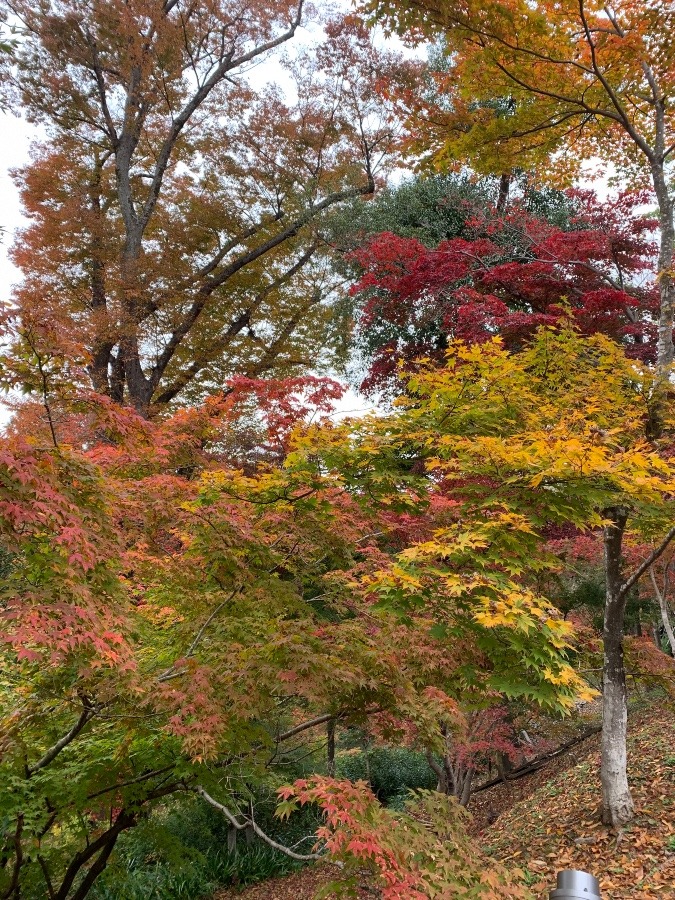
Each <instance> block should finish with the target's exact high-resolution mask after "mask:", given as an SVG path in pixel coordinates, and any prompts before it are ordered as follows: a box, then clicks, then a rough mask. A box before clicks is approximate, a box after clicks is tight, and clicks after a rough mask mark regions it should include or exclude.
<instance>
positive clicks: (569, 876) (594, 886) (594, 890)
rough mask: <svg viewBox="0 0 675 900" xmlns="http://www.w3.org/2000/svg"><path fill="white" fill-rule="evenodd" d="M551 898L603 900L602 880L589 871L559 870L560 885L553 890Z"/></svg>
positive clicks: (558, 899)
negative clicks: (601, 894) (601, 895)
mask: <svg viewBox="0 0 675 900" xmlns="http://www.w3.org/2000/svg"><path fill="white" fill-rule="evenodd" d="M550 900H602V898H601V897H600V882H599V881H598V879H597V878H594V877H593V876H592V875H589V874H588V872H580V871H579V870H578V869H565V871H564V872H558V886H557V887H556V889H555V890H554V891H551V894H550Z"/></svg>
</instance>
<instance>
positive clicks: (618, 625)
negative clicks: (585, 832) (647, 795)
mask: <svg viewBox="0 0 675 900" xmlns="http://www.w3.org/2000/svg"><path fill="white" fill-rule="evenodd" d="M604 514H605V516H606V517H607V518H608V519H610V520H611V522H610V524H608V525H606V526H605V529H604V554H605V580H606V598H605V620H604V628H603V644H604V657H605V658H604V667H603V676H602V761H601V766H600V779H601V782H602V820H603V822H605V823H606V824H608V825H613V826H614V827H620V826H621V825H625V824H626V823H627V822H630V820H631V819H632V818H633V816H634V814H635V809H634V807H633V800H632V797H631V793H630V788H629V787H628V773H627V762H628V760H627V749H626V737H627V730H628V705H627V694H626V670H625V666H624V659H623V625H624V615H625V611H626V592H625V591H622V587H623V580H622V577H621V549H622V543H623V534H624V530H625V528H626V521H627V519H628V513H627V511H626V510H625V509H622V508H620V507H615V508H612V509H609V510H605V512H604Z"/></svg>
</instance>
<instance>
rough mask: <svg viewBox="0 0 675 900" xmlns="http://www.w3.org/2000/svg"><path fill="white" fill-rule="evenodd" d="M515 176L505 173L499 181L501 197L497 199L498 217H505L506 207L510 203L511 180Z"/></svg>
mask: <svg viewBox="0 0 675 900" xmlns="http://www.w3.org/2000/svg"><path fill="white" fill-rule="evenodd" d="M512 178H513V176H512V173H511V172H504V173H503V174H502V175H501V177H500V179H499V195H498V197H497V215H498V216H503V215H504V213H505V212H506V206H507V204H508V202H509V192H510V190H511V180H512Z"/></svg>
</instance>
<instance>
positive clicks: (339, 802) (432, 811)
mask: <svg viewBox="0 0 675 900" xmlns="http://www.w3.org/2000/svg"><path fill="white" fill-rule="evenodd" d="M279 793H280V796H281V798H282V800H281V802H280V803H279V805H278V807H277V810H278V814H279V815H280V816H287V815H290V814H291V813H292V812H293V811H294V810H295V809H297V808H298V807H299V806H300V805H303V804H307V803H316V804H318V806H319V807H320V808H321V809H322V810H323V811H324V812H325V814H326V823H325V825H323V826H322V827H321V829H320V831H319V834H320V835H321V837H323V838H324V839H325V841H326V845H327V847H328V848H329V850H330V852H331V855H332V856H333V857H334V858H336V859H337V860H338V861H340V862H343V863H344V864H346V873H345V874H346V875H347V878H346V879H342V880H341V883H340V885H336V886H335V888H336V890H337V891H340V893H341V894H342V896H350V892H351V895H352V896H353V890H354V888H355V886H356V885H357V884H358V883H359V882H358V880H357V879H358V874H360V873H361V872H362V871H363V867H364V865H365V866H366V867H367V869H366V871H370V872H372V875H373V877H374V880H375V884H376V885H377V886H378V888H379V889H380V892H381V896H382V898H383V900H424V898H425V897H439V896H440V897H443V896H450V894H449V893H448V891H449V890H452V892H453V894H452V896H458V895H459V896H462V895H464V896H466V897H477V898H478V897H480V898H485V900H497V898H500V897H503V898H507V897H514V898H515V897H518V898H528V897H530V896H531V895H530V894H529V892H528V891H527V889H525V888H523V887H521V886H520V885H519V884H518V883H517V881H516V880H515V879H514V878H513V877H512V876H511V875H510V873H508V872H507V871H506V870H505V869H504V868H503V867H502V866H500V865H499V864H496V863H494V862H493V861H492V860H488V859H486V858H485V857H484V856H483V855H482V854H481V853H480V852H479V850H478V848H477V847H476V846H475V844H473V842H471V841H470V840H468V839H467V836H466V833H465V831H464V829H463V827H462V825H463V820H462V814H461V807H459V806H458V805H457V804H456V803H455V802H453V801H452V800H451V799H450V798H448V797H439V796H438V795H434V794H431V793H429V792H421V793H420V794H419V795H418V796H417V797H416V798H415V799H414V800H412V801H411V802H410V803H409V804H408V808H407V809H406V811H405V813H403V814H401V813H399V814H396V813H393V812H391V811H390V810H388V809H385V808H384V807H382V806H381V805H380V804H379V803H378V802H377V800H376V799H375V797H374V796H373V794H372V793H371V792H370V791H369V790H368V788H367V786H366V785H365V784H364V783H363V782H359V783H357V784H356V785H345V784H344V783H341V782H335V781H334V780H329V779H325V778H316V779H312V780H310V781H306V780H301V781H297V782H296V783H295V784H294V785H292V786H288V787H285V788H282V789H281V790H280V792H279ZM357 873H358V874H357ZM340 893H337V896H340ZM333 895H334V896H335V895H336V894H335V893H334V894H333Z"/></svg>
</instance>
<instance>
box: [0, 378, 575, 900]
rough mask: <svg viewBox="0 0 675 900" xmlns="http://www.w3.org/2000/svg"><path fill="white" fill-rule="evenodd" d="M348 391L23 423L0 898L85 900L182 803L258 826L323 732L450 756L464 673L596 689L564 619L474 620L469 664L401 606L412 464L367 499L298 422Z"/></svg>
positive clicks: (416, 501) (345, 450)
mask: <svg viewBox="0 0 675 900" xmlns="http://www.w3.org/2000/svg"><path fill="white" fill-rule="evenodd" d="M336 391H337V389H336V386H335V385H334V384H332V383H330V382H327V383H320V382H317V380H316V379H313V378H310V379H307V382H306V383H304V384H303V383H302V382H299V381H298V380H297V379H295V380H291V382H290V383H289V384H286V385H285V386H282V385H278V386H277V387H276V389H275V388H274V386H273V385H271V384H270V383H268V382H263V383H260V382H253V383H251V382H250V381H245V380H243V381H242V380H239V382H238V383H235V384H233V385H231V390H230V391H229V392H227V393H226V394H225V395H223V396H221V397H214V398H212V399H210V400H209V401H208V402H207V403H206V404H205V405H204V406H203V407H201V408H194V409H186V410H183V411H180V412H178V413H176V414H175V415H174V416H172V417H168V418H165V419H162V420H157V421H155V422H148V421H147V420H144V419H143V418H142V417H139V416H137V415H135V414H134V413H133V412H131V411H130V410H129V409H122V408H119V407H118V406H117V405H116V404H115V403H114V402H112V401H111V400H110V399H109V398H105V397H100V396H98V397H97V396H96V395H92V394H91V393H84V394H79V395H78V394H77V393H75V394H71V395H70V396H69V397H68V398H65V397H64V396H61V397H57V402H56V404H55V406H54V407H53V414H52V416H51V418H50V420H49V421H48V420H46V419H45V418H44V417H43V416H41V415H38V416H34V414H33V405H34V404H33V402H32V401H31V402H29V403H28V404H26V405H25V406H24V408H23V409H22V410H20V411H19V412H18V413H17V415H16V417H15V419H14V421H13V423H12V426H11V429H10V433H9V434H8V436H7V437H6V438H5V439H4V440H3V445H2V458H1V460H0V510H1V512H2V515H1V516H0V528H1V529H2V532H1V533H2V541H3V546H4V547H6V548H7V550H8V552H9V558H8V565H7V569H8V571H7V574H6V576H5V578H4V581H3V586H2V628H1V631H0V635H1V638H2V661H1V663H0V672H1V677H0V685H1V688H2V689H1V690H0V702H1V703H2V720H3V738H2V740H3V754H2V770H3V779H4V780H6V783H7V784H9V785H11V788H12V789H11V790H9V791H6V792H3V797H2V800H1V801H0V803H1V804H2V813H3V820H4V821H5V822H6V823H7V827H6V828H5V829H4V830H3V855H2V859H3V863H4V864H3V866H2V869H1V872H0V890H1V891H2V893H3V895H4V896H7V897H11V896H13V894H15V893H16V892H17V891H23V893H24V894H26V895H28V896H30V895H31V892H32V893H34V894H37V895H39V894H40V892H42V894H43V895H44V893H45V892H46V893H47V895H49V896H50V897H54V898H58V900H74V898H77V900H80V898H84V897H85V896H87V894H88V892H89V891H90V889H91V887H92V885H93V884H94V883H95V881H96V879H97V878H98V876H99V875H100V874H101V872H102V871H103V870H104V869H105V867H106V865H107V863H108V860H109V859H110V857H111V854H112V853H113V851H114V848H115V845H116V842H117V839H118V837H119V835H120V834H121V833H122V832H124V831H125V830H127V829H129V828H133V827H134V826H135V825H136V824H138V822H139V821H141V820H142V819H143V818H144V817H145V816H146V815H147V814H148V812H149V810H150V809H151V808H152V807H153V805H154V804H157V803H158V802H160V801H163V802H166V798H168V797H171V796H172V795H175V794H177V793H183V792H185V791H191V792H192V791H194V792H197V793H198V794H199V795H200V796H202V797H204V798H205V799H206V798H211V799H212V800H214V801H215V803H217V804H219V806H218V808H220V809H222V810H223V811H224V814H225V815H228V816H229V817H231V820H232V821H233V823H235V824H234V827H241V828H243V827H246V826H250V827H254V828H255V827H257V826H256V825H255V820H254V819H252V818H250V816H248V815H247V814H246V813H242V812H240V808H241V806H242V805H244V804H247V803H248V801H249V800H250V799H251V791H252V790H254V789H255V786H256V785H260V784H267V783H269V781H270V780H272V783H274V779H275V778H276V779H277V783H278V777H279V776H278V774H276V772H277V766H278V767H279V770H280V771H281V772H283V771H284V765H285V763H286V761H287V759H288V758H293V755H294V754H295V755H298V754H302V753H305V752H307V746H309V748H310V749H311V748H312V747H314V746H316V744H317V742H319V741H320V740H321V738H322V737H323V734H324V729H325V726H326V724H327V723H331V722H333V723H335V722H340V723H345V724H349V723H357V724H358V723H359V722H362V721H363V720H364V719H365V718H367V717H368V716H370V715H373V714H377V715H389V716H390V720H391V728H392V729H393V731H396V730H397V729H399V728H400V727H402V726H404V727H406V728H409V729H410V728H412V729H414V731H415V733H416V735H417V740H418V741H419V743H420V744H421V745H422V746H428V747H431V748H433V747H435V746H436V745H437V743H438V742H439V741H440V740H441V732H440V730H439V729H440V726H441V724H443V723H446V724H452V723H454V722H458V721H459V720H460V719H461V713H460V712H459V710H458V707H457V703H456V701H455V700H454V699H453V698H452V696H451V693H453V692H454V693H455V694H457V695H459V694H460V693H461V692H462V691H463V684H464V682H465V681H466V678H467V675H466V673H464V671H463V667H464V666H465V665H466V663H467V660H468V659H469V658H470V656H472V657H473V658H474V659H475V663H476V665H487V664H488V663H489V662H490V661H491V665H488V669H487V670H486V671H485V674H484V675H483V676H478V682H480V681H481V680H482V679H484V680H485V682H486V684H487V685H489V686H490V689H491V690H492V689H494V688H493V682H494V681H495V680H499V679H500V678H501V680H502V681H503V682H504V684H506V685H507V686H508V685H510V684H512V683H513V691H514V692H515V693H516V694H522V693H527V694H532V695H533V696H536V697H540V699H541V702H542V703H545V704H548V705H550V706H552V707H553V708H565V707H567V706H568V705H569V704H570V703H571V702H572V700H573V698H574V697H575V696H576V695H577V693H578V691H579V690H580V689H581V688H582V682H581V681H580V680H579V679H576V678H575V677H574V674H573V672H572V670H571V669H570V668H569V665H568V662H567V660H566V656H565V649H564V647H565V639H564V638H563V635H567V634H568V628H567V627H566V626H563V625H561V624H558V623H556V621H555V620H551V623H550V624H548V625H547V626H546V627H545V628H543V629H542V630H541V632H539V631H538V632H537V633H536V634H529V627H528V625H527V622H528V617H527V615H520V614H518V615H516V616H514V618H513V620H512V621H509V622H508V623H507V624H506V626H505V627H504V628H503V629H502V632H503V633H502V635H501V637H500V641H499V642H498V644H494V643H493V642H492V640H491V638H490V627H489V625H484V624H482V623H481V622H480V620H479V618H474V617H473V616H472V615H471V614H470V612H469V610H468V609H467V610H466V611H465V612H462V611H459V610H458V611H457V612H456V621H455V623H454V626H453V629H454V632H455V633H456V634H457V635H458V646H460V645H461V647H462V654H461V659H460V657H459V656H457V655H456V654H455V652H454V651H452V652H449V650H448V642H447V638H446V637H445V635H444V633H441V632H439V633H436V632H434V631H433V629H432V626H433V624H434V619H430V618H429V616H427V615H425V614H423V613H422V612H420V613H419V614H413V615H412V616H410V617H408V618H407V619H406V620H401V618H400V616H399V615H398V612H397V611H395V610H392V609H390V608H389V605H388V604H389V601H388V599H387V598H388V597H389V595H390V588H391V579H394V580H398V579H399V578H400V577H402V575H401V574H400V572H402V570H400V566H399V562H398V556H397V554H396V553H395V552H394V553H392V549H393V548H389V547H388V546H387V544H386V541H385V542H384V543H381V536H382V535H383V533H384V532H383V527H382V526H383V523H384V522H385V521H386V520H387V519H388V518H389V517H391V516H392V515H393V516H394V518H396V517H397V516H398V515H399V512H397V510H399V511H400V512H401V514H402V515H403V516H404V517H405V516H406V515H407V516H408V517H409V518H410V520H411V522H413V520H414V522H417V523H418V524H417V525H415V524H414V522H413V524H412V525H411V534H414V533H416V532H417V531H418V529H419V528H424V524H423V521H424V517H425V512H424V510H425V509H426V502H424V501H422V500H421V499H420V497H419V496H418V492H417V491H416V489H415V483H416V482H417V481H419V480H420V479H419V477H418V476H414V478H413V480H412V481H411V480H410V479H409V478H407V477H406V476H405V473H403V472H401V471H399V469H398V468H396V467H393V468H392V470H391V471H390V472H389V473H388V474H387V476H386V477H385V478H384V479H380V478H379V477H373V478H372V479H370V478H368V479H367V482H365V483H364V482H363V481H362V482H361V483H360V485H359V486H356V485H354V486H353V487H352V486H350V485H349V483H348V481H346V480H345V478H344V477H343V475H342V473H341V471H340V470H339V469H338V468H336V467H335V466H333V465H327V464H326V461H327V460H329V459H330V458H331V457H332V456H334V455H335V454H336V453H337V454H338V456H339V457H340V458H342V457H345V458H346V459H349V458H352V456H353V448H352V445H351V441H350V440H349V439H348V438H347V437H346V432H343V431H340V429H339V428H338V429H337V430H336V429H335V428H334V427H332V426H330V425H329V424H328V423H323V424H320V423H318V422H317V421H314V422H313V424H310V425H301V424H300V423H301V422H302V420H303V419H304V418H305V416H306V415H307V413H308V412H309V411H310V410H314V412H315V417H316V414H320V413H321V410H322V409H323V410H325V409H326V408H327V406H326V404H328V402H329V400H330V398H331V397H334V396H335V395H336ZM253 397H255V398H257V399H256V400H255V401H253V400H252V398H253ZM48 400H49V398H48ZM52 426H53V427H52ZM27 428H30V429H31V430H32V438H31V439H30V440H26V439H25V437H24V436H23V435H24V434H25V431H26V429H27ZM252 428H253V431H254V435H255V436H254V438H253V439H252V438H251V429H252ZM338 435H339V437H338ZM238 436H240V439H241V440H240V444H238V443H237V438H238ZM252 450H255V452H252ZM242 463H243V467H242V468H240V465H242ZM280 463H283V465H280ZM354 465H360V457H359V455H358V454H357V456H356V458H355V460H354ZM423 480H424V479H423ZM364 485H365V487H366V490H365V492H364ZM368 485H370V486H368ZM420 503H421V504H422V505H421V506H420ZM402 534H403V532H402ZM380 597H381V598H383V600H384V601H385V602H384V605H383V606H382V607H380V606H379V604H378V602H377V600H378V598H380ZM535 605H536V604H535ZM531 606H532V604H530V607H531ZM451 614H452V613H451V610H448V612H447V615H448V616H450V615H451ZM511 632H512V633H513V636H512V638H511V639H510V640H509V639H508V634H509V633H511ZM460 635H463V637H462V638H459V636H460ZM528 635H529V636H528ZM502 642H503V643H502ZM501 647H508V648H509V650H508V652H506V651H503V650H502V649H500V648H501ZM532 654H534V655H532ZM537 658H540V659H541V660H542V661H545V665H544V663H543V662H542V664H541V665H540V664H539V663H537V662H536V660H537ZM490 669H492V671H490ZM511 672H513V673H514V674H513V675H512V674H511ZM556 673H558V676H560V677H557V676H556ZM561 673H567V674H565V675H564V676H563V675H561ZM478 682H477V683H476V685H475V688H474V690H475V691H477V692H480V690H482V687H481V684H480V683H478ZM448 691H450V693H448ZM317 734H318V735H319V737H318V738H317V737H316V736H317ZM307 740H309V745H308V744H307ZM261 839H263V840H268V842H269V841H272V844H273V846H274V845H275V844H274V842H273V840H272V839H271V838H268V837H267V836H266V835H265V834H264V832H263V833H262V838H261ZM289 852H290V853H291V855H293V854H295V856H296V857H299V858H312V854H302V853H298V852H297V851H292V850H290V851H289Z"/></svg>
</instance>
